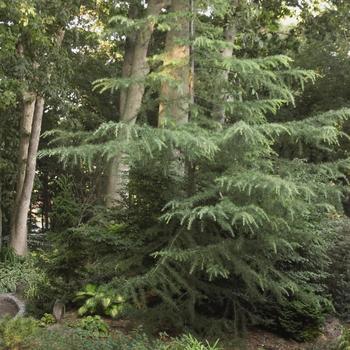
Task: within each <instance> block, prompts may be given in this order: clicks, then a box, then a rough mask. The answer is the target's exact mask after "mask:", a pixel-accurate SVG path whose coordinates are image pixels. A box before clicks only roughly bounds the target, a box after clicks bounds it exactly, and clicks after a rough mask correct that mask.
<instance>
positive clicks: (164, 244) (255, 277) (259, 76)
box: [42, 2, 350, 335]
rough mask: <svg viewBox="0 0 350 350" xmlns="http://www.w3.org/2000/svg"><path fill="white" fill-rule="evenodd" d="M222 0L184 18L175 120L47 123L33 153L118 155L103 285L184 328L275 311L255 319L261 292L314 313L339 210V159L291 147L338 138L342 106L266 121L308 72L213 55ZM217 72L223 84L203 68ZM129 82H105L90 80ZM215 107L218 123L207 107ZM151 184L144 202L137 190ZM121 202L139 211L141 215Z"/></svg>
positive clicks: (275, 59) (280, 62)
mask: <svg viewBox="0 0 350 350" xmlns="http://www.w3.org/2000/svg"><path fill="white" fill-rule="evenodd" d="M222 6H224V5H223V3H222V2H218V3H215V4H213V7H212V16H213V18H216V19H217V21H209V17H208V16H206V15H197V16H195V17H196V18H195V22H196V28H197V35H198V36H197V37H196V38H195V40H194V51H195V98H194V104H193V105H192V106H191V107H190V109H191V120H190V122H189V123H187V124H184V125H181V126H178V125H174V123H172V120H171V116H169V118H168V119H167V120H166V123H165V126H164V127H163V128H158V129H157V128H152V127H150V126H149V125H145V124H142V123H138V124H136V125H134V126H131V125H127V124H123V123H113V122H109V123H105V124H103V125H101V126H100V127H99V128H98V129H97V130H96V131H95V132H93V133H85V132H84V133H69V132H67V131H63V130H61V131H55V132H50V133H47V134H46V135H47V136H50V137H53V141H52V142H53V144H54V145H58V146H57V147H56V148H50V149H49V150H46V151H45V152H42V155H48V156H59V157H60V158H61V159H62V160H64V161H66V162H69V161H75V162H84V163H87V164H88V165H89V166H90V167H92V166H93V164H94V162H95V161H97V160H98V159H99V158H101V156H102V157H104V158H105V159H106V160H108V159H110V158H112V157H113V156H114V155H115V154H118V153H123V155H125V157H127V159H128V161H129V163H130V165H131V171H130V179H129V183H128V188H129V198H128V199H127V200H126V202H125V207H124V208H122V209H120V211H119V212H118V213H117V214H116V217H117V218H118V219H120V221H123V223H125V222H126V223H127V224H128V225H129V227H130V226H132V227H133V228H134V232H133V235H130V236H127V235H123V233H119V235H120V236H118V237H121V238H122V237H124V239H129V240H133V243H132V244H130V242H128V246H129V247H130V249H129V250H128V251H127V252H123V254H120V255H118V256H115V259H116V262H118V268H117V269H116V271H115V276H114V277H112V278H111V279H110V280H109V281H107V282H106V283H107V284H109V286H112V287H113V288H114V290H116V293H118V294H121V295H123V296H124V298H125V299H126V300H128V301H130V302H132V303H134V305H135V306H137V307H139V308H143V307H153V309H157V308H158V309H161V310H163V311H162V316H163V317H164V318H165V319H166V320H168V321H169V319H171V320H172V322H173V323H175V324H177V325H181V326H192V327H196V328H197V330H204V329H208V326H209V327H210V326H213V325H215V326H218V327H219V326H221V325H223V324H225V325H226V326H228V327H229V328H231V329H233V328H234V329H240V328H242V327H243V326H244V325H245V324H246V323H247V322H248V321H249V322H262V321H264V322H267V321H268V320H269V319H271V318H273V317H276V315H271V314H265V315H264V314H263V312H262V311H263V307H262V305H263V303H266V302H271V301H274V302H276V303H279V305H286V304H288V302H291V301H293V302H294V304H293V305H294V306H295V308H296V309H299V310H301V311H300V314H301V315H302V313H303V312H304V311H303V306H304V305H305V304H306V303H308V302H309V301H310V300H311V304H312V305H313V307H314V308H315V310H311V311H310V310H307V311H305V312H306V313H308V314H317V315H319V314H322V312H323V311H324V310H325V309H327V308H329V301H328V300H327V299H326V298H325V293H324V289H325V287H324V283H325V280H326V277H327V267H328V265H329V261H328V258H327V255H326V251H327V248H328V246H329V244H330V240H331V239H332V237H331V234H330V233H331V231H332V229H331V223H332V220H334V217H336V215H335V214H336V213H337V212H340V211H341V210H342V209H341V208H342V207H341V198H342V188H341V187H340V186H339V185H338V184H339V179H340V178H342V177H344V176H345V173H346V172H347V171H348V170H349V167H350V162H349V160H348V159H341V160H340V161H339V160H338V161H336V162H327V163H322V162H319V163H312V162H311V161H310V160H309V159H307V158H305V157H304V154H303V147H305V146H308V147H311V146H312V147H315V148H316V149H319V150H320V151H321V150H322V152H325V153H326V154H327V155H328V156H329V157H331V156H332V154H333V153H332V152H333V148H334V147H336V146H337V145H339V140H340V139H341V138H347V137H348V136H347V135H346V134H345V133H344V132H343V131H342V127H343V124H344V123H345V122H346V121H347V120H348V119H349V117H350V109H342V110H339V111H330V112H327V113H323V114H319V115H314V116H310V117H305V118H304V119H303V120H300V119H298V120H292V121H291V120H289V121H286V122H283V120H282V121H281V117H279V122H277V121H276V120H275V117H274V113H276V112H277V111H278V110H279V109H280V107H281V106H283V105H286V104H292V103H294V96H295V94H298V93H299V92H300V90H301V88H302V87H303V84H304V83H305V82H307V81H313V80H314V79H315V74H314V73H313V72H311V71H303V70H298V69H295V68H294V67H293V66H292V61H291V59H290V58H288V57H286V56H282V55H278V56H271V57H263V58H252V59H250V58H237V57H233V58H232V59H223V58H222V55H221V51H220V49H221V48H222V47H225V46H227V45H228V44H227V43H226V42H225V41H224V40H222V28H223V20H224V16H221V13H222ZM199 13H201V12H200V11H199ZM162 16H163V15H162ZM162 18H163V17H162ZM164 18H165V19H164ZM164 18H163V20H164V21H165V20H166V15H164ZM130 25H131V26H133V25H135V23H131V24H130ZM169 25H170V24H169ZM223 70H225V71H226V70H227V71H228V72H229V79H228V80H227V81H225V80H221V79H217V78H216V77H217V76H218V74H219V72H222V71H223ZM163 78H164V76H163V75H162V71H161V69H159V68H157V66H155V67H154V69H153V71H152V73H151V75H150V76H147V77H146V79H145V84H146V87H147V89H149V90H150V91H156V89H157V87H159V83H160V82H161V79H163ZM132 83H135V81H130V80H125V79H119V78H117V79H114V78H113V79H106V80H100V81H98V82H97V83H96V85H95V87H96V88H99V89H101V90H102V91H104V90H106V89H112V90H113V89H119V88H121V87H123V88H125V87H126V86H129V85H130V84H132ZM146 96H149V95H146ZM223 96H225V98H224V97H223ZM145 103H147V101H145ZM217 105H219V106H222V107H223V109H224V112H225V116H226V120H225V123H224V124H221V123H219V122H218V121H217V119H216V117H215V113H214V112H213V111H214V110H215V107H216V106H217ZM281 143H284V144H290V145H291V147H294V148H298V147H300V152H299V156H298V157H288V156H285V155H283V154H280V153H279V152H278V149H279V145H280V144H281ZM174 155H179V156H178V157H174ZM181 169H182V170H181ZM146 170H147V172H146ZM156 174H158V177H157V176H156ZM159 174H162V175H161V176H159ZM159 188H161V195H160V196H159V198H158V201H154V200H150V198H151V196H150V192H152V191H155V192H156V191H158V190H159ZM135 212H138V213H140V212H146V213H148V214H149V216H150V217H151V219H150V220H149V221H148V222H147V223H146V224H142V220H141V218H142V217H140V216H137V215H134V214H135ZM142 219H143V218H142ZM121 240H122V239H121ZM122 246H123V243H120V247H122ZM154 299H156V301H155V302H154ZM155 305H156V306H155ZM300 305H301V306H300ZM164 307H166V308H167V310H168V311H167V312H165V311H164ZM169 310H170V311H169ZM301 317H302V316H301ZM214 321H215V322H214ZM289 321H290V322H294V321H295V320H294V319H293V320H288V319H283V320H281V321H280V323H279V326H280V327H282V328H288V327H290V326H289V325H290V323H289V325H288V322H289ZM318 326H319V323H317V324H316V328H317V327H318ZM292 335H294V334H293V332H292Z"/></svg>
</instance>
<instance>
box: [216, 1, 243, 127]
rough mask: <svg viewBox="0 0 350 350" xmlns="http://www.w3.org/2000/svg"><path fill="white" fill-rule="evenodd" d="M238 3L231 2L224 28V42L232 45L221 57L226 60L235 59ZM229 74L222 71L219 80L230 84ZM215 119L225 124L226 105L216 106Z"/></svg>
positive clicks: (225, 49)
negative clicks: (236, 10)
mask: <svg viewBox="0 0 350 350" xmlns="http://www.w3.org/2000/svg"><path fill="white" fill-rule="evenodd" d="M238 3H239V0H231V14H230V15H229V18H228V19H227V23H226V25H225V28H224V40H225V41H226V42H227V43H228V44H231V45H229V46H227V47H225V48H224V49H223V50H222V53H221V57H222V58H223V59H225V60H226V59H230V58H232V57H233V44H234V41H235V37H236V25H235V23H234V18H233V12H234V11H235V9H236V7H237V6H238ZM229 74H230V72H229V70H225V71H222V72H221V73H219V77H218V79H220V81H221V82H228V80H229ZM228 98H229V97H228V96H227V94H225V93H223V96H222V100H223V101H222V102H226V101H227V100H228ZM214 117H215V119H216V120H218V121H219V122H220V124H222V125H223V124H225V121H226V114H225V108H224V103H220V104H219V105H217V106H215V108H214Z"/></svg>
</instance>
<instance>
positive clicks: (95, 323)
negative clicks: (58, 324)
mask: <svg viewBox="0 0 350 350" xmlns="http://www.w3.org/2000/svg"><path fill="white" fill-rule="evenodd" d="M71 326H72V327H74V328H79V329H83V330H85V331H87V332H89V333H90V334H91V335H92V336H94V337H100V336H106V335H107V334H108V333H109V327H108V324H107V323H106V322H105V321H103V320H102V318H101V317H100V316H97V315H96V316H87V317H84V318H82V319H79V320H78V321H76V322H75V323H73V324H72V325H71Z"/></svg>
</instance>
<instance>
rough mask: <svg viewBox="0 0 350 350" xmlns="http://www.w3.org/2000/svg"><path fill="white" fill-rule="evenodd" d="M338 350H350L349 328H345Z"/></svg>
mask: <svg viewBox="0 0 350 350" xmlns="http://www.w3.org/2000/svg"><path fill="white" fill-rule="evenodd" d="M336 350H350V330H349V328H343V331H342V335H341V337H340V340H339V343H338V346H337V348H336Z"/></svg>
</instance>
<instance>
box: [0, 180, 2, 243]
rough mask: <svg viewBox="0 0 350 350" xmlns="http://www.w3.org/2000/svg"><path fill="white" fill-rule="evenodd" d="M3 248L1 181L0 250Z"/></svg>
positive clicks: (0, 194)
mask: <svg viewBox="0 0 350 350" xmlns="http://www.w3.org/2000/svg"><path fill="white" fill-rule="evenodd" d="M1 248H2V183H1V182H0V250H1Z"/></svg>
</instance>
